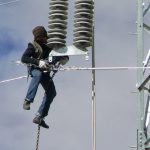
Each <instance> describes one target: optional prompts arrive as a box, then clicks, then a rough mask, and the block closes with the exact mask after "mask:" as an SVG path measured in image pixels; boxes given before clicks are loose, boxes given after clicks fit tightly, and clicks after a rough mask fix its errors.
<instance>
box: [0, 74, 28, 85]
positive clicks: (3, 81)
mask: <svg viewBox="0 0 150 150" xmlns="http://www.w3.org/2000/svg"><path fill="white" fill-rule="evenodd" d="M22 78H27V76H20V77H17V78H12V79H7V80H2V81H0V84H1V83H6V82H10V81H14V80H19V79H22Z"/></svg>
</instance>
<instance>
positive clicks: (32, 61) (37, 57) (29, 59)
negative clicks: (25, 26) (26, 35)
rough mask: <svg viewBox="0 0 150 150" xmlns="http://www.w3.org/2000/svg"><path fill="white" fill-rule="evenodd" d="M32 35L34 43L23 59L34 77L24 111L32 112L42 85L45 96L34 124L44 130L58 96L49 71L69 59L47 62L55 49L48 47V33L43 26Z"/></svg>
mask: <svg viewBox="0 0 150 150" xmlns="http://www.w3.org/2000/svg"><path fill="white" fill-rule="evenodd" d="M32 33H33V35H34V41H33V43H29V44H28V47H27V49H26V50H25V52H24V53H23V55H22V58H21V61H22V62H23V63H25V64H27V66H28V71H29V74H30V76H31V77H32V79H31V82H30V85H29V88H28V91H27V94H26V97H25V100H24V104H23V109H25V110H30V104H31V103H33V102H34V98H35V95H36V92H37V89H38V86H39V84H41V85H42V87H43V89H44V91H45V94H44V97H43V101H42V103H41V105H40V107H39V109H38V112H37V114H36V116H35V118H34V119H33V123H35V124H38V125H40V126H42V127H44V128H49V126H48V125H47V124H46V123H45V121H44V118H45V117H46V116H47V115H48V112H49V108H50V105H51V103H52V101H53V99H54V97H55V96H56V90H55V85H54V82H53V80H52V78H51V76H50V72H49V71H47V69H48V68H49V67H51V66H52V65H55V64H56V63H59V64H61V65H65V64H66V63H67V62H68V60H69V57H68V56H61V57H53V58H52V62H47V61H45V59H47V58H48V56H49V53H50V52H51V50H52V49H53V48H50V47H48V46H47V45H46V44H47V39H48V36H47V31H46V30H45V28H44V27H43V26H37V27H35V28H34V29H33V30H32Z"/></svg>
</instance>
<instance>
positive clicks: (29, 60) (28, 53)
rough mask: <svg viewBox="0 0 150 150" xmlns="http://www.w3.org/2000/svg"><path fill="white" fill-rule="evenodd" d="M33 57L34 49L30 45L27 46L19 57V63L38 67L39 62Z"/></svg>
mask: <svg viewBox="0 0 150 150" xmlns="http://www.w3.org/2000/svg"><path fill="white" fill-rule="evenodd" d="M34 57H35V48H34V47H33V45H32V44H31V43H29V44H28V48H27V49H26V50H25V52H24V53H23V55H22V57H21V62H22V63H25V64H34V65H37V66H38V65H39V60H38V59H36V58H34Z"/></svg>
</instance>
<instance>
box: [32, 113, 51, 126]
mask: <svg viewBox="0 0 150 150" xmlns="http://www.w3.org/2000/svg"><path fill="white" fill-rule="evenodd" d="M33 123H35V124H38V125H40V126H41V127H43V128H46V129H48V128H49V126H48V125H47V124H46V123H45V121H44V120H43V118H42V117H41V116H36V117H35V118H34V119H33Z"/></svg>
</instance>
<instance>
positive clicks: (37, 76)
mask: <svg viewBox="0 0 150 150" xmlns="http://www.w3.org/2000/svg"><path fill="white" fill-rule="evenodd" d="M31 74H32V79H31V82H30V85H29V88H28V91H27V95H26V98H25V102H24V104H23V108H24V109H26V110H29V109H30V103H33V101H34V98H35V95H36V92H37V89H38V86H39V83H40V81H41V77H42V72H41V71H40V70H37V69H33V70H32V71H31Z"/></svg>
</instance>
